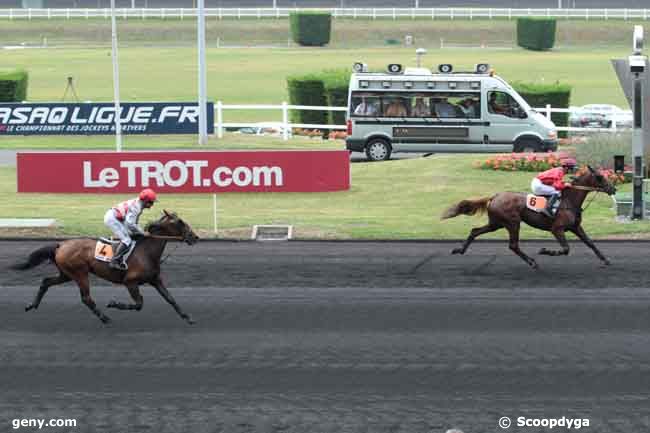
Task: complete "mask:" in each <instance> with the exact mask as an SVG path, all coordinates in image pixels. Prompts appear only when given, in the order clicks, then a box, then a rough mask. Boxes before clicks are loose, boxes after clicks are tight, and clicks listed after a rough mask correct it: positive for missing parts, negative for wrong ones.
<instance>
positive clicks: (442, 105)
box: [433, 97, 459, 117]
mask: <svg viewBox="0 0 650 433" xmlns="http://www.w3.org/2000/svg"><path fill="white" fill-rule="evenodd" d="M433 111H434V112H435V114H436V116H437V117H459V116H458V108H457V107H456V106H454V105H453V104H450V103H449V101H447V98H446V97H437V98H433Z"/></svg>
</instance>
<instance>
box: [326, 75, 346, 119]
mask: <svg viewBox="0 0 650 433" xmlns="http://www.w3.org/2000/svg"><path fill="white" fill-rule="evenodd" d="M323 85H324V87H325V99H326V100H327V105H328V106H330V107H347V105H348V88H349V87H350V71H349V70H347V69H335V70H331V71H325V72H324V73H323ZM329 123H330V125H344V124H345V111H330V112H329Z"/></svg>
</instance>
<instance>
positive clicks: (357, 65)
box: [352, 62, 368, 73]
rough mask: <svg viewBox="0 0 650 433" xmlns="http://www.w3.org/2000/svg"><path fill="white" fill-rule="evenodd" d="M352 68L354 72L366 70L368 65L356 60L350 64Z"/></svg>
mask: <svg viewBox="0 0 650 433" xmlns="http://www.w3.org/2000/svg"><path fill="white" fill-rule="evenodd" d="M352 70H353V71H354V72H357V73H359V72H368V65H366V64H365V63H361V62H357V63H355V64H354V65H352Z"/></svg>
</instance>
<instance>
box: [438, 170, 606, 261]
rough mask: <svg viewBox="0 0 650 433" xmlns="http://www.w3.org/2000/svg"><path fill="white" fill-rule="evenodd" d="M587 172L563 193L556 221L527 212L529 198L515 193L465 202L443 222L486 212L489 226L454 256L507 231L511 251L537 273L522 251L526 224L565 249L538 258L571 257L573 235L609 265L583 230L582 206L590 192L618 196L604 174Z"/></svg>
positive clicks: (452, 209) (543, 251)
mask: <svg viewBox="0 0 650 433" xmlns="http://www.w3.org/2000/svg"><path fill="white" fill-rule="evenodd" d="M588 169H589V170H588V171H587V172H585V173H584V174H583V175H581V176H579V177H577V178H576V179H574V180H573V182H572V186H571V188H567V189H565V190H564V191H562V199H561V202H560V206H559V208H558V211H557V214H556V216H555V218H554V219H551V218H549V217H547V216H546V215H543V214H542V213H538V212H535V211H533V210H530V209H528V208H527V207H526V194H523V193H516V192H500V193H498V194H496V195H493V196H492V197H486V198H480V199H477V200H462V201H461V202H459V203H458V204H455V205H454V206H452V207H450V208H449V209H447V210H446V211H445V213H444V214H443V215H442V219H446V218H453V217H455V216H458V215H474V214H476V213H483V212H486V211H487V214H488V223H487V224H486V225H484V226H483V227H477V228H474V229H472V230H471V231H470V234H469V236H468V237H467V239H466V240H465V242H464V243H463V245H462V246H461V247H460V248H455V249H454V250H453V251H452V252H451V253H452V254H465V251H466V250H467V247H469V245H470V244H471V243H472V241H474V239H476V238H477V237H478V236H480V235H482V234H485V233H490V232H493V231H496V230H499V229H501V228H505V229H506V230H508V233H509V235H510V249H511V250H512V251H513V252H514V253H515V254H517V255H518V256H519V257H521V258H522V259H523V260H524V261H525V262H526V263H528V264H529V265H530V266H531V267H533V268H534V269H537V262H535V260H534V259H532V258H531V257H529V256H527V255H526V254H524V252H523V251H521V249H519V227H520V225H521V222H522V221H523V222H525V223H526V224H528V225H529V226H532V227H535V228H537V229H540V230H545V231H550V232H551V233H553V236H555V239H557V240H558V242H559V243H560V245H561V246H562V249H561V250H559V251H556V250H548V249H546V248H542V249H541V250H540V251H539V254H544V255H549V256H563V255H564V256H565V255H567V254H569V244H568V243H567V240H566V237H565V232H566V231H570V232H572V233H574V234H575V235H576V236H578V238H580V240H582V241H583V242H584V243H585V244H586V245H587V246H588V247H589V248H591V249H592V250H593V251H594V253H596V255H597V256H598V258H599V259H600V260H601V261H602V262H603V264H605V265H609V264H610V263H609V260H607V259H606V258H605V256H603V254H602V253H601V252H600V251H599V250H598V248H596V245H594V243H593V241H592V240H591V239H590V238H589V236H587V234H586V233H585V231H584V229H583V228H582V225H581V224H582V211H583V208H582V203H583V202H584V201H585V198H586V197H587V194H588V193H589V192H591V191H596V192H599V191H602V192H605V193H607V194H609V195H612V194H614V193H616V188H614V186H613V185H612V184H611V183H610V182H609V181H608V180H607V179H606V178H605V177H604V176H603V175H602V174H600V173H599V172H597V171H596V170H594V169H593V168H591V167H588Z"/></svg>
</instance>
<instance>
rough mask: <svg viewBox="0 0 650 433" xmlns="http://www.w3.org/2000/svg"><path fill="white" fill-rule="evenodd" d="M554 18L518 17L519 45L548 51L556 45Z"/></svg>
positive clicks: (529, 48)
mask: <svg viewBox="0 0 650 433" xmlns="http://www.w3.org/2000/svg"><path fill="white" fill-rule="evenodd" d="M555 29H556V23H555V19H553V18H532V17H524V18H517V45H519V46H520V47H523V48H526V49H528V50H535V51H546V50H550V49H551V48H553V45H555Z"/></svg>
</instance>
